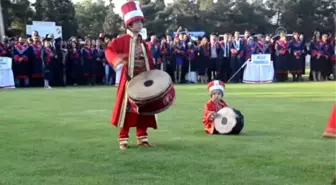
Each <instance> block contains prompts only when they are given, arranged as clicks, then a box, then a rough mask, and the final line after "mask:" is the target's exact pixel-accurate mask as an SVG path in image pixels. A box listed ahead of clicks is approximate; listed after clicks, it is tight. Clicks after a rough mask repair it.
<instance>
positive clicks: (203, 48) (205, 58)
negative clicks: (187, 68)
mask: <svg viewBox="0 0 336 185" xmlns="http://www.w3.org/2000/svg"><path fill="white" fill-rule="evenodd" d="M198 58H199V61H198V75H199V79H200V82H201V83H206V82H207V81H208V78H207V74H206V72H207V70H208V66H209V64H210V44H209V42H208V39H207V38H206V37H203V38H202V41H201V43H200V45H199V48H198Z"/></svg>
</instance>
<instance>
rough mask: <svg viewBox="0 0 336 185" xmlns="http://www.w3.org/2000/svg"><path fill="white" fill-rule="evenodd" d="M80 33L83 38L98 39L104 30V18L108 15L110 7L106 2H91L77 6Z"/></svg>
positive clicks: (87, 0)
mask: <svg viewBox="0 0 336 185" xmlns="http://www.w3.org/2000/svg"><path fill="white" fill-rule="evenodd" d="M75 9H76V19H77V23H78V33H79V34H80V35H82V36H93V37H97V36H98V35H99V33H101V32H102V30H103V24H104V18H105V16H106V14H107V13H108V7H107V6H105V1H104V0H98V1H96V2H94V3H92V2H91V0H85V1H84V2H81V3H77V4H76V5H75Z"/></svg>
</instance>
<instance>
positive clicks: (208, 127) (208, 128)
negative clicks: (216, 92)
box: [202, 99, 228, 134]
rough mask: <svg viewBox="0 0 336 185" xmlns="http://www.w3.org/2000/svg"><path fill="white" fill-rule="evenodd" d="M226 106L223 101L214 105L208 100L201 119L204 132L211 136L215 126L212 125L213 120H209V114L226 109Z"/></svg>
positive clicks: (213, 102)
mask: <svg viewBox="0 0 336 185" xmlns="http://www.w3.org/2000/svg"><path fill="white" fill-rule="evenodd" d="M227 106H228V105H227V104H226V102H225V101H224V100H220V102H219V103H216V102H215V101H213V100H211V99H210V100H209V101H208V102H207V103H206V104H205V106H204V116H203V119H202V122H203V125H204V130H205V132H206V133H208V134H213V133H214V131H215V125H214V123H213V121H214V120H213V119H211V113H213V112H217V111H219V110H220V109H222V108H224V107H227Z"/></svg>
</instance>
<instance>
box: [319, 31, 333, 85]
mask: <svg viewBox="0 0 336 185" xmlns="http://www.w3.org/2000/svg"><path fill="white" fill-rule="evenodd" d="M332 50H333V48H332V46H331V45H330V43H329V41H328V35H327V34H323V35H322V46H321V50H320V52H319V53H320V62H321V76H322V79H323V80H328V79H329V75H330V68H331V66H330V62H329V61H330V59H331V57H332V52H333V51H332Z"/></svg>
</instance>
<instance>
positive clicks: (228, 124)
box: [214, 107, 244, 135]
mask: <svg viewBox="0 0 336 185" xmlns="http://www.w3.org/2000/svg"><path fill="white" fill-rule="evenodd" d="M217 113H218V114H219V116H218V117H216V118H215V120H214V124H215V130H216V131H217V132H218V133H219V134H235V135H237V134H239V133H240V132H241V131H242V130H243V128H244V116H243V115H242V113H241V112H240V111H239V110H237V109H232V108H230V107H224V108H222V109H220V110H219V111H218V112H217Z"/></svg>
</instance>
